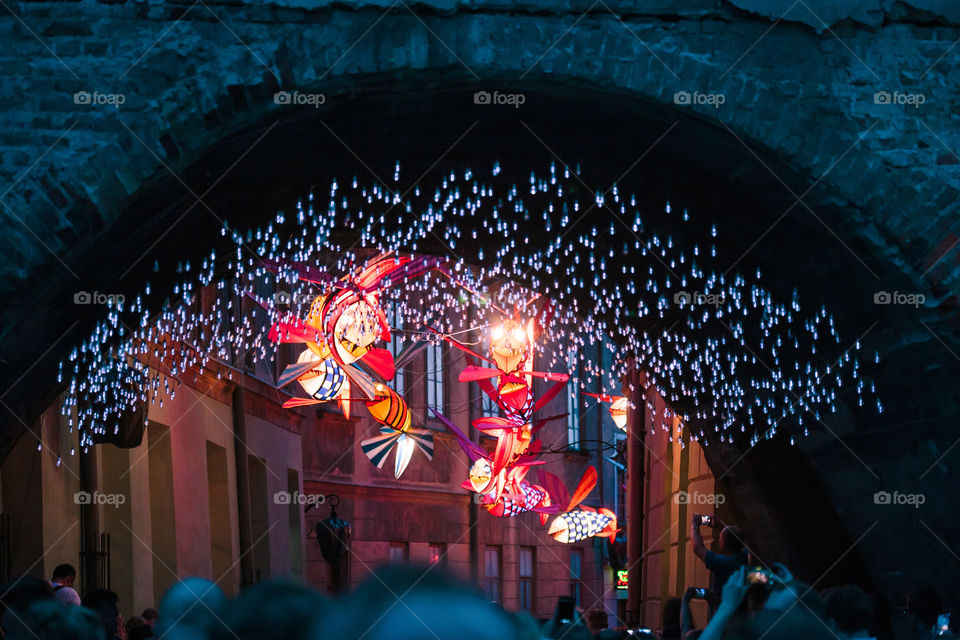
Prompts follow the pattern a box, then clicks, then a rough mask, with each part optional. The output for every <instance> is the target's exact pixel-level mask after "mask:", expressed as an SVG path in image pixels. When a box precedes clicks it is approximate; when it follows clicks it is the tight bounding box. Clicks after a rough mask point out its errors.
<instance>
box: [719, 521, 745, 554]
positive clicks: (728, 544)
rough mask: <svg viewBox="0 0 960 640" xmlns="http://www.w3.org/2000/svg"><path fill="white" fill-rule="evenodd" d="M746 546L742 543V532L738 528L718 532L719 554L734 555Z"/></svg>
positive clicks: (728, 528)
mask: <svg viewBox="0 0 960 640" xmlns="http://www.w3.org/2000/svg"><path fill="white" fill-rule="evenodd" d="M746 546H747V545H746V544H745V543H744V542H743V531H741V530H740V527H734V526H729V527H724V528H723V531H721V532H720V553H723V554H726V555H730V556H732V555H736V554H738V553H740V552H741V551H742V550H743V549H744V547H746Z"/></svg>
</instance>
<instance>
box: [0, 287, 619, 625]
mask: <svg viewBox="0 0 960 640" xmlns="http://www.w3.org/2000/svg"><path fill="white" fill-rule="evenodd" d="M207 295H209V294H208V292H202V293H201V295H200V296H199V298H200V300H201V301H203V300H204V298H205V296H207ZM244 304H245V303H244ZM239 306H240V305H238V307H239ZM246 311H251V312H252V310H249V309H246V308H245V309H241V312H246ZM464 321H465V322H467V323H468V324H471V326H474V325H473V323H474V322H475V321H476V318H469V317H467V316H465V317H464ZM477 324H478V325H482V324H483V323H482V322H480V323H477ZM411 334H412V332H411ZM403 336H404V332H403V331H398V332H397V339H398V341H402V339H403ZM458 337H459V339H461V340H464V341H467V342H471V343H474V344H482V340H483V338H482V334H481V332H480V330H470V327H466V328H465V329H464V330H463V331H462V332H460V334H459V336H458ZM393 346H394V347H399V345H393ZM478 348H480V347H478ZM588 348H589V349H591V350H592V351H591V352H590V353H582V354H581V358H582V359H585V360H588V361H592V362H596V363H601V364H602V363H603V362H604V359H605V358H606V359H609V355H608V354H605V350H604V348H603V346H602V345H599V344H596V345H591V346H590V347H588ZM295 351H296V350H295V349H292V347H291V346H290V345H282V346H280V347H279V348H278V357H277V358H276V359H275V360H276V361H275V362H267V361H262V362H257V363H251V362H250V361H248V360H246V359H244V358H243V357H242V356H240V355H238V357H236V358H235V359H233V360H232V361H229V362H228V361H213V362H211V363H209V364H208V365H207V367H206V368H205V369H204V370H196V371H189V372H188V373H187V375H185V376H181V377H180V378H179V379H174V378H172V377H166V376H162V379H164V381H165V384H166V385H168V386H169V388H170V389H171V390H173V391H174V393H172V394H171V395H169V396H165V397H162V398H161V397H160V396H159V395H158V396H157V397H154V398H153V401H152V402H151V403H150V404H149V406H147V407H145V410H144V412H143V414H142V416H138V417H137V419H138V420H139V424H138V423H136V422H135V421H134V420H133V419H131V420H130V421H128V424H126V425H125V426H124V429H123V430H124V432H123V433H121V434H120V437H119V438H115V439H114V442H104V443H101V444H97V445H95V446H93V447H91V448H90V450H89V451H87V452H83V451H80V450H79V447H78V438H77V434H76V432H75V431H71V430H70V429H69V428H68V426H67V425H68V421H67V418H66V417H64V416H62V415H60V411H59V403H55V404H54V405H53V406H51V407H50V409H49V410H48V411H46V412H45V413H44V415H43V416H42V418H41V419H40V420H39V421H38V423H37V424H34V425H31V426H30V429H29V430H28V432H27V433H26V434H25V435H24V436H23V437H22V438H21V440H20V441H19V442H18V444H17V445H16V447H15V448H14V450H13V451H12V452H11V454H10V455H9V456H8V457H7V459H6V460H5V461H4V462H3V465H2V469H0V485H2V486H0V494H2V513H3V514H4V515H5V516H6V517H5V518H4V521H5V522H7V523H8V525H9V527H8V528H7V529H6V530H4V531H2V532H0V533H2V541H0V547H2V552H3V553H0V559H2V560H4V566H3V573H5V574H6V575H4V576H3V577H4V578H8V579H9V578H15V577H17V576H20V575H23V574H32V575H37V576H45V577H49V575H50V573H51V572H52V569H53V567H55V566H56V565H58V564H60V563H63V562H69V563H71V564H73V565H75V566H77V567H78V568H79V569H80V574H81V575H80V583H81V589H89V588H92V587H95V586H108V587H109V588H111V589H113V590H114V591H116V592H117V593H118V594H119V596H120V601H121V606H122V607H123V612H124V613H125V614H130V613H133V612H137V611H140V610H142V609H143V608H145V607H148V606H156V604H157V603H158V601H159V599H160V598H161V596H162V594H163V593H164V591H165V590H166V589H167V588H168V587H169V586H170V585H171V584H173V583H174V582H175V581H176V580H177V579H178V578H182V577H186V576H200V577H205V578H209V579H211V580H214V581H215V582H216V583H217V584H218V585H219V586H220V587H221V588H222V589H223V590H224V592H225V593H226V594H228V595H233V594H236V593H237V592H238V591H239V590H240V589H241V588H242V587H243V586H244V585H249V584H252V583H256V582H259V581H263V580H267V579H272V578H284V579H294V580H299V581H303V582H304V583H306V584H308V585H311V586H314V587H316V588H318V589H320V590H321V591H324V592H329V593H334V592H337V591H343V590H345V589H346V590H348V589H350V588H352V587H354V586H356V585H357V584H359V583H361V582H362V581H364V580H366V579H367V578H368V577H369V575H370V573H371V572H373V571H375V570H376V569H377V568H378V567H380V566H382V565H384V564H386V563H392V562H413V563H417V564H423V565H427V564H431V563H437V564H439V565H441V566H443V567H445V568H446V569H448V570H449V571H451V572H452V573H454V574H455V575H458V576H461V577H462V578H464V579H466V580H469V581H471V582H473V583H474V584H476V585H477V586H478V587H479V588H480V589H482V590H483V591H484V592H485V593H486V594H487V596H488V597H489V598H490V599H491V600H495V601H497V602H499V603H501V604H503V606H505V607H506V608H507V609H510V610H516V611H526V612H528V613H529V614H531V615H533V616H535V617H540V618H546V617H549V616H550V615H552V613H553V610H554V608H555V606H556V602H557V597H558V596H561V595H573V596H574V597H575V598H576V599H577V602H578V605H579V606H580V607H581V608H582V609H583V610H589V609H595V608H606V609H607V611H608V612H609V613H610V614H611V624H616V618H615V617H614V614H616V612H617V597H618V593H617V590H616V588H615V577H614V574H613V572H612V571H611V568H610V563H609V549H608V546H607V543H606V540H605V539H601V538H593V539H588V540H586V541H583V542H579V543H576V544H570V545H567V544H561V543H558V542H556V541H555V540H553V539H552V538H550V536H548V535H547V527H545V526H543V525H541V523H540V521H539V516H538V515H537V514H534V513H524V514H521V515H519V516H516V517H513V518H497V517H494V516H492V515H490V514H489V513H487V512H486V511H485V510H484V509H482V508H481V507H480V506H479V505H478V504H477V503H476V502H475V501H474V499H473V498H472V496H473V494H471V493H468V492H467V491H465V490H464V489H463V488H461V486H460V485H461V483H462V482H463V481H464V480H466V478H467V471H468V469H469V465H470V462H469V460H468V458H467V456H466V455H465V454H464V453H463V451H462V450H461V449H460V447H459V446H458V444H457V442H456V439H455V438H454V437H453V436H452V435H451V434H450V433H448V432H446V431H445V430H443V428H442V425H441V424H440V422H439V421H438V420H436V419H435V418H434V417H433V414H432V413H431V412H430V411H429V410H428V408H429V407H432V408H434V409H436V410H437V411H440V412H442V413H444V414H445V415H446V416H448V417H449V418H450V419H451V420H453V421H454V422H455V423H456V424H457V425H458V426H459V427H460V428H461V429H462V430H463V431H465V432H470V433H471V436H472V437H473V438H474V439H475V440H476V441H478V442H479V444H480V445H481V446H492V444H493V441H492V439H490V440H489V441H488V439H487V438H486V437H481V436H478V434H477V433H476V432H475V431H471V426H470V422H471V420H472V419H474V418H476V417H479V416H481V415H484V414H485V413H486V414H489V413H490V412H491V411H493V410H495V408H493V407H491V406H490V405H489V403H487V402H486V401H485V400H484V399H483V398H482V397H481V392H480V391H479V389H478V388H477V387H476V385H472V384H467V383H460V382H458V381H457V375H458V373H459V372H460V370H462V368H463V367H464V366H465V365H466V364H467V361H466V356H465V355H464V354H463V353H462V352H461V351H459V350H456V349H453V348H451V347H449V345H447V344H445V343H442V342H441V343H437V344H431V345H428V346H427V348H426V349H425V350H424V351H423V352H422V353H420V354H419V355H418V356H417V357H415V358H414V359H413V360H412V361H411V362H410V363H409V365H408V366H407V367H405V368H404V369H403V370H402V372H401V373H400V374H399V375H398V376H397V378H396V379H395V381H394V382H393V383H392V385H393V386H395V387H396V388H397V390H398V391H399V392H401V393H402V395H403V396H404V397H405V398H406V399H407V401H408V404H409V406H410V409H411V412H412V414H413V419H414V425H415V426H420V427H426V428H428V429H432V430H434V438H435V454H434V458H433V460H432V461H428V460H427V459H426V458H425V457H424V456H422V455H421V454H420V453H419V452H415V454H414V457H413V460H412V461H411V463H410V465H409V466H408V467H407V469H406V471H405V473H404V474H403V475H402V477H401V478H399V479H397V478H395V477H394V475H393V469H392V456H391V458H390V459H389V460H388V462H387V464H385V465H384V467H383V469H378V468H376V467H374V466H373V465H372V464H371V463H370V462H369V460H368V459H367V458H366V456H365V455H364V454H363V452H362V450H361V449H360V447H359V446H358V442H359V441H360V440H362V439H363V438H365V437H369V436H371V435H373V434H375V433H376V431H377V428H378V426H379V425H377V424H376V423H375V422H374V421H373V420H372V419H371V418H370V417H369V415H368V414H367V412H366V411H365V410H364V409H362V406H361V405H360V404H358V403H354V410H353V413H352V415H351V417H350V418H345V417H344V416H343V414H342V413H341V412H340V410H339V408H338V407H336V406H334V405H333V404H332V403H331V404H328V405H319V406H316V407H304V408H299V409H295V410H288V409H284V408H282V406H281V405H282V403H283V401H284V400H285V399H287V398H289V397H290V395H289V394H288V393H286V391H284V390H277V389H276V388H275V386H274V383H273V381H274V380H275V379H276V376H277V374H278V373H279V371H280V370H282V368H283V365H284V364H286V363H289V362H292V361H294V360H295V359H296V353H295ZM561 361H562V359H561ZM147 364H149V365H151V366H152V367H153V368H154V370H159V371H160V372H161V373H169V372H168V371H165V369H164V364H163V363H159V362H148V363H147ZM554 369H556V367H554ZM573 374H574V376H573V377H574V378H575V380H574V381H572V382H571V384H570V386H569V387H568V391H570V393H569V394H568V395H565V394H561V395H559V396H558V397H557V398H555V399H554V400H552V401H551V403H550V404H549V405H548V406H547V407H545V408H544V409H543V410H542V416H544V417H545V416H560V417H559V418H558V419H556V420H552V421H550V422H549V423H547V424H546V426H544V428H543V429H542V430H541V431H540V432H539V433H538V435H539V437H540V438H541V439H542V441H543V444H544V450H545V454H544V456H543V459H544V460H546V461H547V464H546V466H545V467H544V468H545V469H547V470H549V471H550V472H552V473H554V474H556V475H558V476H560V477H561V479H562V480H563V481H564V482H565V483H566V484H567V486H568V487H570V488H571V489H572V488H573V486H574V485H575V484H576V482H577V481H578V480H579V478H580V476H581V475H582V474H583V472H584V471H585V470H586V468H587V467H588V466H589V465H594V466H595V467H596V468H597V469H598V471H599V481H598V485H597V488H596V489H595V490H594V492H593V493H592V494H591V495H590V497H588V498H587V500H586V501H585V504H588V505H592V506H601V505H605V506H610V507H612V508H614V509H615V510H616V511H617V512H618V516H620V522H621V523H622V522H623V513H622V512H623V509H622V505H618V500H619V501H622V487H621V485H622V480H623V478H622V473H621V472H620V471H618V469H617V467H616V464H615V462H613V461H611V459H612V458H613V456H614V455H615V454H616V451H615V449H614V448H612V447H611V445H610V443H613V442H615V441H616V439H617V438H618V435H617V434H619V433H620V432H619V431H618V430H617V429H616V427H615V426H614V425H613V422H612V420H611V418H610V417H609V415H608V412H607V411H606V407H605V406H601V405H598V404H597V403H596V402H595V401H593V400H592V399H589V398H587V397H586V396H584V395H583V394H582V393H581V391H580V388H579V384H578V383H579V378H580V375H579V374H580V372H579V371H574V372H573ZM540 385H541V381H537V382H536V384H535V391H536V392H537V393H538V394H539V393H542V392H543V391H544V390H545V388H546V387H545V386H543V387H541V386H540ZM596 385H597V390H598V391H607V392H609V390H610V388H609V387H608V388H607V389H602V388H600V382H599V381H596ZM563 414H566V415H563ZM144 423H145V427H142V426H140V425H143V424H144ZM603 443H607V444H603ZM118 444H119V445H120V446H118ZM618 474H619V475H618ZM333 504H337V505H338V506H337V514H338V516H339V517H340V518H341V519H343V520H345V521H347V522H349V523H350V525H351V530H352V538H351V544H350V547H349V554H348V556H349V557H348V560H349V562H348V566H347V569H346V571H345V572H342V573H341V575H340V577H339V579H338V578H336V577H335V576H333V575H332V574H331V566H330V564H329V563H328V562H327V561H325V560H324V559H323V557H322V555H321V553H320V548H319V545H318V541H317V538H316V535H317V534H316V527H317V523H318V522H319V521H320V520H322V519H325V518H327V517H328V516H329V515H330V510H331V506H332V505H333ZM344 573H345V575H343V574H344ZM344 581H345V582H344Z"/></svg>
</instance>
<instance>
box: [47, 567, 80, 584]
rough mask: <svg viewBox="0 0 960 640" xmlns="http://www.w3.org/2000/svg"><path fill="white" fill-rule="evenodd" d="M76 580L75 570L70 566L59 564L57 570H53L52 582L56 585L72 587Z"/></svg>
mask: <svg viewBox="0 0 960 640" xmlns="http://www.w3.org/2000/svg"><path fill="white" fill-rule="evenodd" d="M76 579H77V570H76V569H74V568H73V565H70V564H61V565H57V568H56V569H54V570H53V580H52V581H53V582H54V583H56V584H62V585H63V586H65V587H73V583H74V582H75V581H76Z"/></svg>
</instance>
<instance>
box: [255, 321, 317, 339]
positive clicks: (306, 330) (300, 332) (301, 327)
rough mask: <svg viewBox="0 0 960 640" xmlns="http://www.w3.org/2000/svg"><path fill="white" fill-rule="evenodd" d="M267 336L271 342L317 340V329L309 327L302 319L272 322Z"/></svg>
mask: <svg viewBox="0 0 960 640" xmlns="http://www.w3.org/2000/svg"><path fill="white" fill-rule="evenodd" d="M267 338H269V340H270V341H271V342H281V343H288V344H289V343H302V342H314V341H316V340H317V330H316V329H314V328H313V327H309V326H307V325H306V324H304V322H303V321H302V320H297V321H295V322H274V323H273V326H272V327H270V333H268V334H267Z"/></svg>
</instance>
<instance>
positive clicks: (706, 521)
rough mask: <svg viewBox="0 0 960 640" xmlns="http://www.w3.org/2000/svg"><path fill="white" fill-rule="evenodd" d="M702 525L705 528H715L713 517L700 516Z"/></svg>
mask: <svg viewBox="0 0 960 640" xmlns="http://www.w3.org/2000/svg"><path fill="white" fill-rule="evenodd" d="M700 524H702V525H703V526H705V527H710V528H711V529H712V528H713V516H700Z"/></svg>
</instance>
